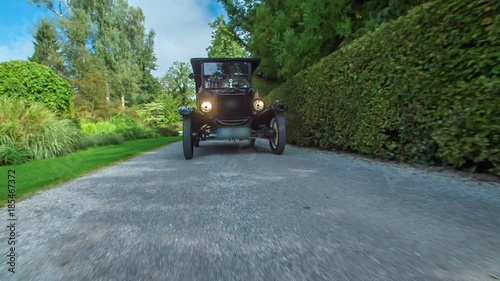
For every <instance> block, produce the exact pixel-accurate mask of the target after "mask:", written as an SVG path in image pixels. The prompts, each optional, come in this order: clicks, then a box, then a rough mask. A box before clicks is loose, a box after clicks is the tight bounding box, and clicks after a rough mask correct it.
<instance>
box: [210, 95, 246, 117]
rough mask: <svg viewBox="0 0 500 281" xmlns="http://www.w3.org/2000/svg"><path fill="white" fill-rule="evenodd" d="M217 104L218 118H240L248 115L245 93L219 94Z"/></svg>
mask: <svg viewBox="0 0 500 281" xmlns="http://www.w3.org/2000/svg"><path fill="white" fill-rule="evenodd" d="M217 105H218V110H217V115H218V118H219V119H220V120H231V119H241V118H246V117H248V116H249V115H250V112H249V104H248V98H247V96H246V95H219V96H218V97H217Z"/></svg>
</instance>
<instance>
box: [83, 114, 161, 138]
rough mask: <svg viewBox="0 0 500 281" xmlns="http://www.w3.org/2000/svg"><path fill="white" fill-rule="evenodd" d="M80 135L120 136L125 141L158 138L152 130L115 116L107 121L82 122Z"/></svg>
mask: <svg viewBox="0 0 500 281" xmlns="http://www.w3.org/2000/svg"><path fill="white" fill-rule="evenodd" d="M80 126H81V128H82V133H83V134H84V135H86V136H96V135H121V136H123V137H124V138H125V139H126V140H134V139H147V138H156V137H159V134H158V133H157V132H155V130H154V129H152V128H148V127H144V126H143V125H142V124H140V123H139V122H137V121H136V120H135V119H133V118H130V117H127V116H115V117H112V118H110V120H109V121H100V122H82V123H81V124H80Z"/></svg>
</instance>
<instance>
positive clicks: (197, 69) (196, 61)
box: [191, 58, 260, 89]
mask: <svg viewBox="0 0 500 281" xmlns="http://www.w3.org/2000/svg"><path fill="white" fill-rule="evenodd" d="M228 61H244V62H250V63H251V65H252V73H253V72H255V70H256V69H257V67H258V66H259V64H260V58H192V59H191V66H192V67H193V73H194V75H195V76H194V81H195V84H196V89H199V88H200V86H201V76H200V74H201V65H202V64H203V63H205V62H228Z"/></svg>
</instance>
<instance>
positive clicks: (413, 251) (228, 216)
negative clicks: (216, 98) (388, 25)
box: [0, 141, 500, 281]
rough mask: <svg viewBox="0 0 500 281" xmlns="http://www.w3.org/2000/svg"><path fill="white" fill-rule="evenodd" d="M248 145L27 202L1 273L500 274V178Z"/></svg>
mask: <svg viewBox="0 0 500 281" xmlns="http://www.w3.org/2000/svg"><path fill="white" fill-rule="evenodd" d="M242 144H243V143H229V142H217V141H214V142H203V143H202V144H201V147H200V148H196V149H195V156H194V158H193V159H192V160H189V161H186V160H184V157H183V154H182V146H181V143H175V144H172V145H169V146H166V147H163V148H160V149H158V150H155V151H152V152H148V153H146V154H143V155H141V156H139V157H136V158H133V159H131V160H128V161H126V162H122V163H119V164H117V165H113V166H110V167H107V168H104V169H101V170H99V171H97V172H94V173H92V174H89V175H87V176H84V177H81V178H78V179H76V180H73V181H71V182H67V183H65V184H61V185H59V186H57V187H55V188H52V189H49V190H46V191H42V192H39V193H37V194H36V195H34V196H32V197H30V198H28V199H25V200H23V201H22V202H20V203H18V204H17V206H16V208H17V214H18V221H17V224H16V231H17V239H18V241H17V245H16V257H17V260H16V273H15V274H12V273H10V272H8V271H7V268H8V264H7V257H6V254H5V253H6V252H7V251H8V247H10V246H8V245H7V235H8V229H7V228H6V227H5V226H3V227H1V228H0V229H2V230H1V231H0V241H1V245H2V246H0V247H1V249H2V253H3V254H2V257H3V258H2V262H1V263H0V280H23V281H24V280H51V281H52V280H71V281H77V280H134V281H136V280H173V281H175V280H210V281H215V280H242V281H243V280H244V281H251V280H273V281H274V280H282V281H293V280H369V281H376V280H384V281H385V280H398V281H400V280H401V281H403V280H424V281H433V280H457V281H462V280H467V281H469V280H484V281H495V280H496V279H495V278H500V185H499V184H495V183H488V182H478V181H473V180H468V179H465V178H463V177H459V176H457V175H454V174H451V173H439V172H429V171H423V170H419V169H417V168H411V167H408V166H404V165H396V164H388V163H383V162H380V161H375V160H367V159H364V158H361V157H355V156H351V155H345V154H341V153H338V154H337V153H325V152H321V151H317V150H310V149H300V148H295V147H292V146H288V147H287V148H286V150H285V153H284V154H283V155H281V156H276V155H273V154H271V153H270V150H269V148H268V144H267V143H266V142H265V141H259V142H257V148H256V149H254V148H248V147H244V146H243V145H242ZM17 176H18V177H22V175H17ZM0 220H1V221H2V223H3V224H4V225H7V210H6V209H5V208H2V209H1V210H0Z"/></svg>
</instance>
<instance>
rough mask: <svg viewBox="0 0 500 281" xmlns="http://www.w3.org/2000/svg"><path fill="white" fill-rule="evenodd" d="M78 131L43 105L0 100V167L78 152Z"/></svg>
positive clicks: (71, 122)
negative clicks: (1, 165)
mask: <svg viewBox="0 0 500 281" xmlns="http://www.w3.org/2000/svg"><path fill="white" fill-rule="evenodd" d="M79 137H80V135H79V130H78V128H77V127H76V126H75V125H74V122H73V121H71V120H68V119H60V118H58V117H57V116H56V114H55V113H53V112H52V111H50V110H48V109H47V108H46V107H45V106H44V105H43V104H40V103H36V102H34V103H28V102H26V101H24V100H18V99H13V98H6V97H2V98H0V164H19V163H23V162H26V161H29V160H31V159H46V158H53V157H56V156H59V155H65V154H69V153H71V152H73V151H74V150H75V149H76V148H77V143H78V139H79Z"/></svg>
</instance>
